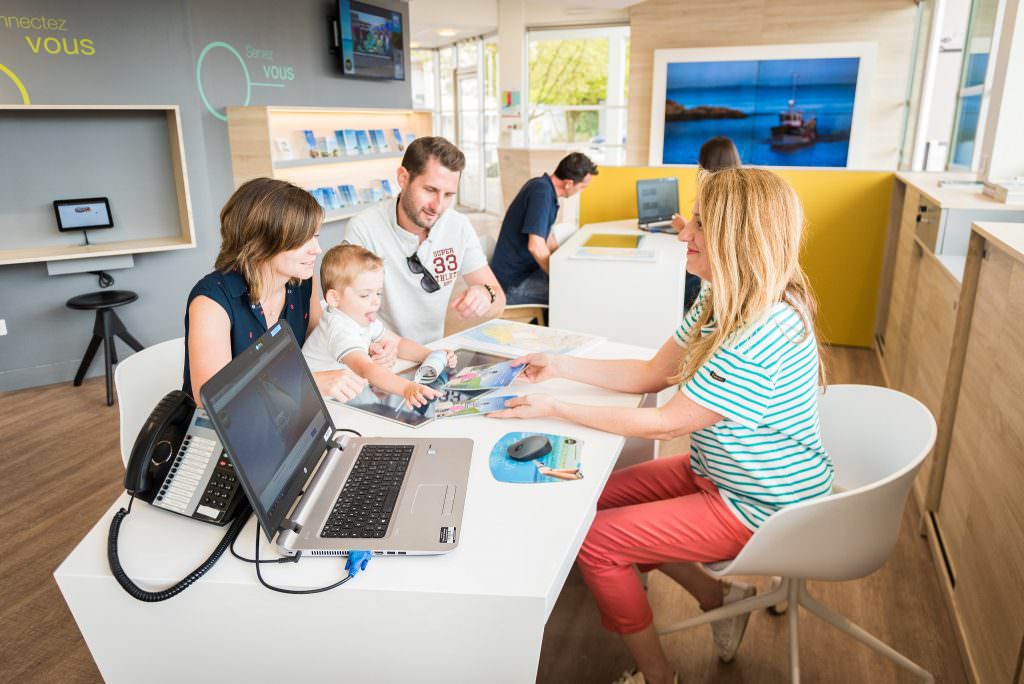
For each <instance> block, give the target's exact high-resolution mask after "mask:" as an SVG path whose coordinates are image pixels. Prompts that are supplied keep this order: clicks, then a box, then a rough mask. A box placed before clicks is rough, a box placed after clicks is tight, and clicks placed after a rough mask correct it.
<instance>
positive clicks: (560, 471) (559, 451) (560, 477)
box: [490, 432, 583, 483]
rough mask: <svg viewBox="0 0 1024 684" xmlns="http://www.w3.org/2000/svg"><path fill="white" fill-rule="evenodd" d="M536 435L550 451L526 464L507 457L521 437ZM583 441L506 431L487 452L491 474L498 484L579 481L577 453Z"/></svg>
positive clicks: (544, 433) (578, 456)
mask: <svg viewBox="0 0 1024 684" xmlns="http://www.w3.org/2000/svg"><path fill="white" fill-rule="evenodd" d="M533 435H539V436H541V437H546V438H547V439H548V441H549V442H551V452H550V453H548V454H547V455H545V456H541V457H540V458H535V459H533V460H530V461H517V460H515V459H513V458H511V457H509V455H508V448H509V447H510V446H512V445H513V444H515V443H516V442H518V441H519V440H521V439H523V438H525V437H531V436H533ZM582 448H583V442H580V441H578V440H576V439H573V438H572V437H563V436H562V435H551V434H548V433H546V432H510V433H508V434H507V435H505V436H504V437H502V438H501V439H499V440H498V443H497V444H495V445H494V448H493V449H491V457H490V463H491V475H494V479H495V480H497V481H498V482H513V483H523V482H562V481H566V480H582V479H583V471H582V470H581V469H580V451H581V449H582Z"/></svg>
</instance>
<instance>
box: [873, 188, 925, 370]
mask: <svg viewBox="0 0 1024 684" xmlns="http://www.w3.org/2000/svg"><path fill="white" fill-rule="evenodd" d="M918 200H919V193H918V192H917V190H915V189H914V188H912V187H908V188H907V189H906V193H905V194H904V196H903V209H902V211H901V213H900V222H899V226H898V227H897V237H896V243H895V250H896V256H895V264H894V266H893V271H892V284H891V286H890V293H891V294H890V299H889V315H888V317H887V319H886V322H885V330H884V332H883V340H884V345H883V346H881V348H880V350H879V351H880V352H881V359H882V364H883V366H884V367H885V374H886V377H887V378H888V381H889V385H890V386H891V387H893V388H894V389H901V388H902V387H903V367H904V363H905V359H906V353H907V330H908V328H909V314H910V312H911V311H912V308H911V305H912V303H913V301H914V296H913V295H914V288H915V287H916V285H917V267H918V265H919V264H920V256H921V250H920V247H919V246H918V245H917V243H916V242H915V241H914V230H915V226H916V218H917V203H918Z"/></svg>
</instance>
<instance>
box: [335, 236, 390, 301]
mask: <svg viewBox="0 0 1024 684" xmlns="http://www.w3.org/2000/svg"><path fill="white" fill-rule="evenodd" d="M383 268H384V260H383V259H381V258H380V257H379V256H377V255H376V254H374V253H373V252H371V251H370V250H368V249H366V248H365V247H360V246H359V245H348V244H345V245H336V246H334V247H331V248H330V249H329V250H327V253H326V254H324V258H323V260H322V261H321V262H320V287H321V288H323V291H324V295H325V296H326V295H327V291H328V290H337V291H338V292H339V293H340V292H344V290H345V288H346V287H348V286H349V285H351V284H352V281H353V280H355V279H356V278H357V277H359V274H361V273H364V272H366V271H379V270H381V269H383Z"/></svg>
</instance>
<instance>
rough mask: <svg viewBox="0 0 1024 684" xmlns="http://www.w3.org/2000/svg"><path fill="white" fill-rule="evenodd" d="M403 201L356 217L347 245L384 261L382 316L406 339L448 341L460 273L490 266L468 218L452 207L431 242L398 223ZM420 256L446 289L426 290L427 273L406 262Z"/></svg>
mask: <svg viewBox="0 0 1024 684" xmlns="http://www.w3.org/2000/svg"><path fill="white" fill-rule="evenodd" d="M397 207H398V198H395V199H392V200H390V201H389V202H383V203H381V204H378V205H376V206H374V207H370V208H369V209H367V210H366V211H364V212H362V213H360V214H357V215H356V216H354V217H352V218H351V219H350V220H349V222H348V226H347V228H346V230H345V241H346V242H349V243H352V244H354V245H361V246H363V247H365V248H366V249H368V250H370V251H371V252H373V253H374V254H376V255H377V256H379V257H381V258H382V259H383V260H384V301H383V302H382V304H381V309H380V312H379V315H380V317H381V319H382V320H383V321H384V324H385V325H386V326H387V327H388V328H390V329H391V330H394V331H395V332H396V333H398V334H399V335H400V336H401V337H405V338H408V339H410V340H415V341H416V342H419V343H420V344H427V343H429V342H433V341H435V340H439V339H441V338H442V337H444V318H445V314H446V313H447V309H448V302H449V301H450V300H451V294H452V291H451V285H452V284H453V283H454V282H455V281H456V280H457V279H458V277H459V275H465V274H467V273H472V272H473V271H477V270H479V269H481V268H483V267H484V266H486V265H487V259H486V257H485V256H484V251H483V248H481V246H480V238H478V237H477V234H476V231H475V230H473V225H472V224H471V223H470V222H469V219H467V218H466V217H465V216H463V215H462V214H460V213H459V212H457V211H455V210H454V209H449V210H448V211H446V212H444V213H443V214H441V215H440V216H439V217H438V219H437V222H436V223H435V224H434V227H433V228H431V229H430V231H429V233H428V234H427V238H426V239H425V240H424V241H423V242H422V243H420V242H419V238H418V237H416V236H415V235H413V234H412V233H410V232H408V231H407V230H405V229H403V228H402V227H401V226H399V225H398V220H397ZM413 253H415V254H416V255H417V256H419V259H420V262H421V263H422V264H423V266H424V267H425V268H426V269H427V270H428V271H429V272H430V274H431V275H432V276H433V278H434V280H436V281H437V284H438V285H440V286H441V289H440V290H438V291H437V292H429V293H428V292H426V291H424V290H423V288H422V287H420V280H421V278H422V276H421V275H418V274H415V273H413V272H412V271H410V270H409V266H408V265H407V264H406V259H407V258H408V257H409V256H411V255H412V254H413Z"/></svg>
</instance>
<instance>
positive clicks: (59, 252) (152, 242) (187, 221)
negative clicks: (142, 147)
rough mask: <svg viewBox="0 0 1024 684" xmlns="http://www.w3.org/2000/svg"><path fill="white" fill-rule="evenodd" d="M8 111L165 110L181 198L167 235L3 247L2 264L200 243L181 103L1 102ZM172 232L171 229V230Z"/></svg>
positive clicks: (2, 109)
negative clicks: (187, 161) (193, 203)
mask: <svg viewBox="0 0 1024 684" xmlns="http://www.w3.org/2000/svg"><path fill="white" fill-rule="evenodd" d="M5 112H32V113H35V112H39V113H43V112H69V113H73V112H89V113H97V112H99V113H102V112H112V113H117V114H124V113H131V112H163V113H164V116H165V118H166V122H167V138H168V140H167V141H168V148H169V150H170V153H171V156H170V159H169V160H167V162H169V163H170V166H171V171H172V177H173V181H174V191H175V195H176V200H177V214H178V225H177V226H176V227H175V232H174V233H172V234H168V235H166V236H160V237H148V238H139V239H134V240H119V241H116V242H104V243H98V244H90V245H84V244H83V245H56V244H50V245H45V246H39V247H19V248H15V249H3V250H0V266H4V265H9V264H25V263H33V262H40V261H63V260H67V259H86V258H92V257H104V256H116V255H123V254H140V253H143V252H163V251H169V250H176V249H189V248H193V247H195V246H196V236H195V226H194V223H193V220H192V201H191V198H190V196H189V190H188V172H187V170H186V165H185V147H184V144H183V141H182V133H181V114H180V111H179V109H178V106H177V105H69V104H64V105H6V104H0V115H2V114H4V113H5ZM168 232H169V233H170V231H168Z"/></svg>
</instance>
